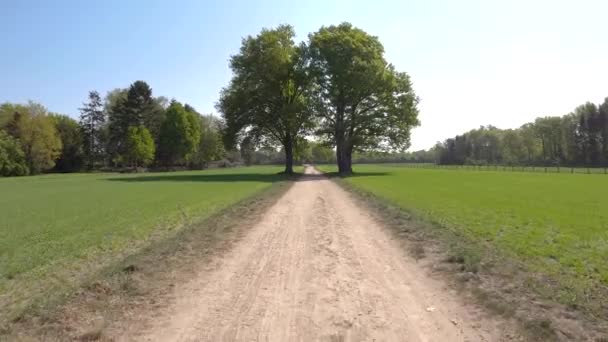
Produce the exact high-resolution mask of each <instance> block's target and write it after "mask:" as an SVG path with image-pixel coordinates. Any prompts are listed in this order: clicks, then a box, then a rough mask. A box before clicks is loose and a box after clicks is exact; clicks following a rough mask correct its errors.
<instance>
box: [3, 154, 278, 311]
mask: <svg viewBox="0 0 608 342" xmlns="http://www.w3.org/2000/svg"><path fill="white" fill-rule="evenodd" d="M281 170H282V168H281V167H275V166H260V167H248V168H234V169H218V170H208V171H191V172H173V173H148V174H129V175H121V174H69V175H68V174H65V175H63V174H57V175H44V176H34V177H22V178H5V179H0V194H1V195H0V307H1V306H3V305H6V306H11V305H12V306H14V305H25V304H27V303H26V302H27V301H25V302H22V303H21V299H22V297H24V296H29V295H30V294H31V293H32V292H41V291H42V292H44V290H45V289H47V288H49V287H51V286H61V284H62V283H66V284H68V285H73V283H75V282H76V281H75V279H79V278H80V277H82V276H86V275H87V274H89V273H91V272H92V271H93V270H95V269H99V267H100V266H101V265H103V264H105V263H107V262H108V261H111V260H112V259H113V258H118V257H121V255H122V256H124V255H125V254H128V253H130V252H131V251H135V250H137V249H138V248H140V247H141V246H142V245H144V244H145V242H146V241H147V240H151V239H153V238H155V237H156V238H159V237H163V236H167V235H171V234H173V233H175V232H176V231H178V230H179V229H180V228H181V227H184V226H186V225H188V224H189V223H194V222H199V221H201V220H203V219H205V218H206V217H208V216H210V215H212V214H214V213H216V212H218V211H219V210H221V209H223V208H225V207H227V206H230V205H231V204H234V203H236V202H238V201H240V200H242V199H244V198H247V197H250V196H252V195H254V194H255V193H257V192H259V191H262V190H264V189H266V188H269V187H270V186H271V185H272V184H273V183H275V182H277V181H279V180H282V179H285V178H284V177H283V176H280V175H277V172H279V171H281ZM19 303H21V304H19ZM0 315H1V313H0Z"/></svg>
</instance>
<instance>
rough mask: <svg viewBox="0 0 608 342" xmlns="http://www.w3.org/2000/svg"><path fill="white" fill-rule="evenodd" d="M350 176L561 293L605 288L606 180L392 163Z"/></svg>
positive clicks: (358, 184)
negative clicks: (550, 281)
mask: <svg viewBox="0 0 608 342" xmlns="http://www.w3.org/2000/svg"><path fill="white" fill-rule="evenodd" d="M320 169H322V170H324V171H335V167H333V166H322V167H320ZM354 172H355V174H354V175H353V176H351V177H348V178H346V179H345V180H346V181H347V182H348V183H349V184H352V185H353V186H354V187H356V188H359V189H362V190H364V191H367V192H370V193H373V194H375V195H377V196H379V197H380V198H383V199H386V200H389V201H390V202H392V203H394V204H396V205H398V206H400V207H402V208H404V209H406V210H408V211H410V212H411V213H413V214H415V215H416V216H418V217H421V218H423V219H427V220H429V221H431V222H434V223H436V224H437V225H438V226H440V227H443V228H445V229H449V230H453V231H455V232H457V233H459V234H462V235H464V236H466V237H467V238H468V239H470V240H473V241H477V242H480V243H483V244H484V245H486V246H488V245H489V246H490V247H491V248H495V249H496V250H499V251H501V252H503V253H506V254H508V255H513V256H516V257H517V258H518V260H520V261H523V262H524V263H525V264H526V265H528V267H529V268H530V269H532V270H533V271H537V272H540V273H542V274H547V275H550V276H552V277H554V278H555V279H559V281H560V282H561V283H562V285H564V286H565V289H566V290H567V289H569V288H573V289H575V288H580V289H583V290H589V289H591V288H593V287H595V286H597V285H599V286H602V287H605V286H606V285H608V196H606V195H607V194H608V176H606V175H603V174H601V175H599V174H590V175H588V174H555V173H547V174H545V173H528V172H502V171H498V172H494V171H472V170H442V169H416V168H406V167H399V166H398V165H356V166H355V167H354ZM583 292H584V291H583ZM564 295H565V296H568V295H570V296H574V294H573V292H569V291H565V292H564ZM579 299H580V298H579ZM562 300H564V301H576V300H577V299H576V298H570V299H569V298H562Z"/></svg>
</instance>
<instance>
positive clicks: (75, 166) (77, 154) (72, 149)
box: [50, 114, 84, 172]
mask: <svg viewBox="0 0 608 342" xmlns="http://www.w3.org/2000/svg"><path fill="white" fill-rule="evenodd" d="M50 118H51V119H53V121H54V123H55V128H56V129H57V133H58V134H59V138H60V140H61V146H62V148H61V154H60V156H59V159H57V161H56V162H55V170H57V171H60V172H74V171H78V170H80V169H81V168H82V166H83V163H84V153H83V146H84V144H83V138H82V130H81V127H80V125H79V124H78V122H77V121H76V120H74V119H72V118H70V117H69V116H66V115H58V114H52V115H50Z"/></svg>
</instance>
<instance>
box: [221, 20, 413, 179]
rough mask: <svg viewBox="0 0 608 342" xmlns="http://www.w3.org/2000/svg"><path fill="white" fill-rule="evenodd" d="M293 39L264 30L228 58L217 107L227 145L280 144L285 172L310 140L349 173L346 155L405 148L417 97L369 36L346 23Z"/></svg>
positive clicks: (287, 31)
mask: <svg viewBox="0 0 608 342" xmlns="http://www.w3.org/2000/svg"><path fill="white" fill-rule="evenodd" d="M294 36H295V32H294V30H293V28H292V27H291V26H289V25H282V26H279V27H277V28H275V29H264V30H262V32H261V33H260V34H258V35H257V36H255V37H252V36H249V37H247V38H245V39H243V42H242V46H241V49H240V52H239V53H238V54H237V55H235V56H233V57H232V58H231V60H230V67H231V69H232V71H233V77H232V80H231V81H230V84H229V85H228V86H227V87H226V88H224V89H223V90H222V92H221V95H220V100H219V102H218V105H217V109H218V111H219V112H220V113H221V114H222V117H223V119H224V121H225V125H226V126H225V134H224V139H225V143H226V145H227V146H232V145H234V144H236V143H238V142H240V143H241V144H243V143H245V145H246V146H254V147H256V146H277V145H278V146H282V150H283V151H284V154H285V172H286V173H292V172H293V161H294V155H295V154H297V153H298V151H301V150H303V145H305V144H306V143H305V141H306V137H308V136H311V135H316V136H317V138H318V141H319V142H320V143H321V144H322V145H323V146H326V147H328V148H331V149H335V159H336V162H337V164H338V169H339V171H340V173H350V172H352V160H353V152H356V151H364V150H392V151H394V150H404V149H405V148H407V147H409V138H410V130H411V128H412V127H414V126H416V125H418V120H417V114H418V112H417V108H416V107H417V103H418V99H417V97H416V95H415V94H414V91H413V89H412V85H411V82H410V79H409V76H408V75H407V74H405V73H402V72H397V71H396V70H395V68H394V67H393V66H392V65H391V64H389V63H387V61H386V60H385V59H384V48H383V46H382V44H381V43H380V41H379V40H378V38H377V37H374V36H371V35H369V34H367V33H366V32H364V31H362V30H360V29H358V28H355V27H353V26H352V25H351V24H349V23H343V24H340V25H337V26H329V27H322V28H321V29H320V30H319V31H317V32H315V33H312V34H310V35H309V36H308V41H307V42H303V43H300V44H296V43H295V42H294ZM326 151H327V150H326Z"/></svg>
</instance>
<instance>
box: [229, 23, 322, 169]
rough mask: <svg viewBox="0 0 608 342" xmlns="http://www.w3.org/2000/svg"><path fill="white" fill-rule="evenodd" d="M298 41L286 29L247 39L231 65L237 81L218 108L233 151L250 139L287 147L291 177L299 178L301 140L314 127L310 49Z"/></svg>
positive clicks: (270, 31) (234, 79)
mask: <svg viewBox="0 0 608 342" xmlns="http://www.w3.org/2000/svg"><path fill="white" fill-rule="evenodd" d="M294 36H295V32H294V30H293V28H292V27H291V26H289V25H281V26H279V27H277V28H275V29H264V30H262V32H260V34H258V35H257V36H255V37H252V36H249V37H247V38H245V39H243V41H242V45H241V49H240V51H239V53H238V54H236V55H234V56H232V58H231V60H230V68H231V69H232V72H233V77H232V80H231V81H230V84H229V85H228V86H227V87H226V88H224V89H222V91H221V94H220V100H219V103H218V105H217V109H218V111H220V113H221V114H222V117H223V118H224V121H225V129H224V136H225V142H226V145H227V146H228V147H232V146H234V145H235V143H236V142H237V140H239V138H240V139H242V138H243V137H244V136H248V137H250V140H251V141H252V142H254V141H255V142H258V143H261V144H268V145H281V146H282V147H283V149H284V151H285V172H286V173H293V151H294V147H295V144H296V143H297V139H298V137H302V136H304V135H305V134H306V133H307V132H308V130H309V129H310V128H311V124H312V115H311V112H310V110H309V106H308V97H307V96H306V95H307V91H308V89H309V85H310V80H309V77H308V74H307V70H306V65H305V61H304V55H303V53H304V48H303V46H296V44H295V43H294V40H293V39H294Z"/></svg>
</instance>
